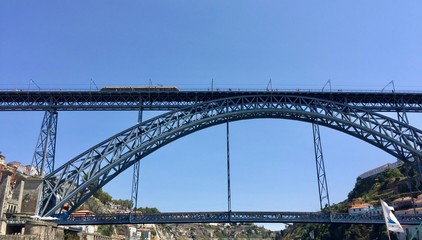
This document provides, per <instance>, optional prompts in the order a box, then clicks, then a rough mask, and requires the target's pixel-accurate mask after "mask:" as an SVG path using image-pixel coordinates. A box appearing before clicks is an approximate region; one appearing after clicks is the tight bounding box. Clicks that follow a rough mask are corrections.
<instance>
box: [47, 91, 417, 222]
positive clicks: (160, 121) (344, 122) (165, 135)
mask: <svg viewBox="0 0 422 240" xmlns="http://www.w3.org/2000/svg"><path fill="white" fill-rule="evenodd" d="M253 118H285V119H293V120H299V121H305V122H311V123H315V124H319V125H322V126H326V127H329V128H332V129H334V130H338V131H341V132H344V133H346V134H349V135H352V136H354V137H357V138H360V139H362V140H364V141H366V142H368V143H370V144H372V145H374V146H376V147H378V148H380V149H382V150H384V151H386V152H387V153H389V154H391V155H393V156H395V157H397V158H400V159H403V160H404V161H405V162H406V163H412V162H413V161H414V159H415V158H420V157H422V153H421V151H420V146H421V144H422V140H421V139H422V131H421V130H419V129H417V128H414V127H412V126H409V125H408V124H405V123H401V122H399V121H397V120H394V119H392V118H389V117H386V116H383V115H381V114H378V113H373V112H370V111H367V110H364V109H360V108H356V107H353V106H349V105H344V104H340V103H337V102H331V101H327V100H323V99H316V98H308V97H303V96H288V95H283V96H279V95H267V94H265V95H256V96H239V97H234V98H226V99H219V100H214V101H209V102H204V103H201V104H197V105H193V106H191V107H187V108H184V109H180V110H176V111H172V112H169V113H165V114H163V115H161V116H158V117H155V118H153V119H150V120H148V121H145V122H143V123H142V124H137V125H135V126H133V127H131V128H129V129H127V130H125V131H122V132H121V133H118V134H116V135H115V136H113V137H111V138H109V139H107V140H105V141H103V142H101V143H99V144H97V145H96V146H94V147H93V148H91V149H89V150H87V151H85V152H84V153H82V154H80V155H79V156H77V157H75V158H74V159H72V160H70V161H69V162H68V163H66V164H64V165H63V166H61V167H60V168H58V169H56V170H55V171H54V172H52V173H51V174H50V175H48V176H46V178H45V181H44V185H43V186H44V187H43V198H42V201H41V202H42V206H43V207H42V208H41V209H40V212H39V214H40V215H41V216H47V215H51V214H53V213H55V212H56V211H58V210H60V208H61V206H63V204H65V203H68V204H70V207H71V209H70V212H71V211H73V210H74V209H76V208H77V207H78V206H80V205H81V204H82V203H83V202H84V201H85V200H86V199H88V198H89V197H90V196H91V195H92V194H93V193H94V192H95V191H96V190H97V189H98V188H101V187H103V186H104V185H105V184H107V183H108V182H109V181H110V180H111V179H113V178H114V177H116V176H117V175H118V174H120V173H121V172H123V171H124V170H126V169H127V168H128V167H130V166H131V165H133V164H134V163H135V162H137V161H139V160H140V159H141V158H143V157H145V156H147V155H148V154H150V153H152V152H154V151H155V150H157V149H159V148H160V147H162V146H164V145H166V144H168V143H170V142H172V141H175V140H177V139H178V138H181V137H183V136H186V135H188V134H191V133H193V132H196V131H199V130H201V129H204V128H207V127H211V126H215V125H218V124H222V123H226V122H227V121H229V122H231V121H236V120H240V119H253Z"/></svg>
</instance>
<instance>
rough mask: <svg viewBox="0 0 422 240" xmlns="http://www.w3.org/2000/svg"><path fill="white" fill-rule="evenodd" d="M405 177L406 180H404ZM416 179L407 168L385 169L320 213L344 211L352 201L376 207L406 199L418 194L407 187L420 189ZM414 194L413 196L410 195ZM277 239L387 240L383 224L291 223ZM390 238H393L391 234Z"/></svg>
mask: <svg viewBox="0 0 422 240" xmlns="http://www.w3.org/2000/svg"><path fill="white" fill-rule="evenodd" d="M406 176H409V177H406ZM420 185H421V184H420V182H419V177H418V175H417V174H416V172H415V171H414V170H413V169H412V168H410V167H409V166H402V167H400V168H396V169H389V170H387V171H385V172H382V173H380V174H378V175H375V176H372V177H369V178H365V179H360V178H358V179H357V180H356V184H355V187H354V189H353V190H352V191H351V192H350V193H349V195H348V198H347V199H346V200H345V201H343V202H341V203H338V204H335V205H333V206H332V207H331V210H328V209H324V210H323V211H333V212H347V210H348V208H349V207H351V205H352V202H354V201H356V202H366V203H370V204H373V205H374V206H379V205H380V203H379V199H380V198H382V199H384V200H385V201H387V202H389V201H392V200H393V199H396V198H398V197H403V196H409V195H412V194H413V193H415V192H417V191H419V190H416V189H413V188H412V187H411V186H420ZM413 195H414V194H413ZM281 239H302V240H307V239H309V240H310V239H316V240H330V239H354V240H366V239H371V240H387V239H388V237H387V235H386V229H385V226H384V225H362V224H294V225H291V226H288V227H287V228H286V229H285V230H284V231H283V234H282V238H281ZM391 239H392V240H394V239H396V236H395V235H394V234H391Z"/></svg>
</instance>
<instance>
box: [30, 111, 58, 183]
mask: <svg viewBox="0 0 422 240" xmlns="http://www.w3.org/2000/svg"><path fill="white" fill-rule="evenodd" d="M57 120H58V114H57V111H55V110H54V109H50V110H48V111H45V114H44V119H43V121H42V125H41V131H40V135H39V137H38V141H37V145H36V146H35V151H34V155H33V158H32V164H31V166H32V167H34V168H35V170H36V175H40V176H45V175H48V174H50V173H51V172H53V170H54V158H55V152H56V133H57Z"/></svg>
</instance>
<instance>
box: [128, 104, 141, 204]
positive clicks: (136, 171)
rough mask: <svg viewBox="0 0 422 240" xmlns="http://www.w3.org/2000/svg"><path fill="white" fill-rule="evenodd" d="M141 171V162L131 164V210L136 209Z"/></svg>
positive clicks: (139, 117)
mask: <svg viewBox="0 0 422 240" xmlns="http://www.w3.org/2000/svg"><path fill="white" fill-rule="evenodd" d="M142 113H143V109H142V102H141V103H140V107H139V112H138V124H139V123H142ZM140 171H141V161H137V162H136V163H135V164H133V178H132V194H131V200H132V209H136V208H138V193H139V192H138V188H139V174H140Z"/></svg>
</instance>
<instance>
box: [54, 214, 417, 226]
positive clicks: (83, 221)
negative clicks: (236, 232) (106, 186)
mask: <svg viewBox="0 0 422 240" xmlns="http://www.w3.org/2000/svg"><path fill="white" fill-rule="evenodd" d="M398 220H399V222H400V223H401V224H405V225H419V223H420V222H421V221H422V215H404V216H398ZM53 222H55V223H57V224H58V225H104V224H107V225H108V224H166V223H178V224H183V223H337V224H385V222H384V219H383V216H382V215H381V214H379V215H365V214H361V215H358V214H355V215H349V214H347V213H322V212H231V211H230V212H176V213H133V212H132V213H119V214H95V215H90V216H69V218H67V219H58V220H54V221H53Z"/></svg>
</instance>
